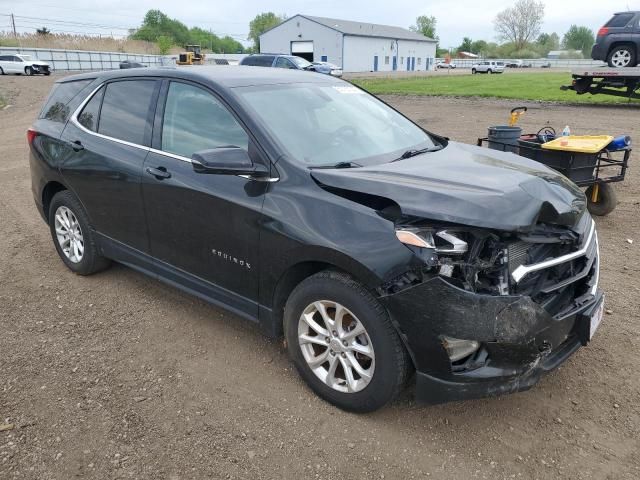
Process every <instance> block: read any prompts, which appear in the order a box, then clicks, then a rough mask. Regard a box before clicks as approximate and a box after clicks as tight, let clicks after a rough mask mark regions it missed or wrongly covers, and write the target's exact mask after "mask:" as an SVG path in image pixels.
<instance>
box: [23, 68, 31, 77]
mask: <svg viewBox="0 0 640 480" xmlns="http://www.w3.org/2000/svg"><path fill="white" fill-rule="evenodd" d="M24 73H26V74H27V75H28V76H31V75H33V68H31V67H25V69H24Z"/></svg>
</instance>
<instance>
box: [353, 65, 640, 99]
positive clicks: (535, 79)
mask: <svg viewBox="0 0 640 480" xmlns="http://www.w3.org/2000/svg"><path fill="white" fill-rule="evenodd" d="M353 82H354V83H355V84H357V85H360V86H361V87H363V88H365V89H366V90H368V91H369V92H371V93H374V94H376V95H391V94H397V95H433V96H452V97H493V98H511V99H519V100H543V101H550V102H563V103H591V104H592V103H599V104H605V103H627V99H626V98H620V97H613V96H608V95H588V94H587V95H578V94H576V93H575V92H573V91H571V90H569V91H562V90H560V86H562V85H569V84H570V83H571V74H569V73H567V72H563V73H557V72H544V73H518V74H514V73H506V74H501V75H484V74H478V75H471V74H469V75H450V76H447V75H446V74H444V75H434V76H424V77H409V78H366V79H365V78H360V79H355V80H353ZM632 102H634V103H635V104H639V105H640V102H639V101H637V100H636V101H633V100H632Z"/></svg>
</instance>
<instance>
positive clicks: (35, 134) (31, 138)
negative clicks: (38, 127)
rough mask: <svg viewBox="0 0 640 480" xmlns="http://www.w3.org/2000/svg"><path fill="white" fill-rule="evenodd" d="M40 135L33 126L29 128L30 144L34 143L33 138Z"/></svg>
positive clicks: (28, 140) (28, 139)
mask: <svg viewBox="0 0 640 480" xmlns="http://www.w3.org/2000/svg"><path fill="white" fill-rule="evenodd" d="M37 136H38V132H36V131H35V130H34V129H33V128H30V129H29V130H27V142H29V145H31V144H32V143H33V140H34V139H35V138H36V137H37Z"/></svg>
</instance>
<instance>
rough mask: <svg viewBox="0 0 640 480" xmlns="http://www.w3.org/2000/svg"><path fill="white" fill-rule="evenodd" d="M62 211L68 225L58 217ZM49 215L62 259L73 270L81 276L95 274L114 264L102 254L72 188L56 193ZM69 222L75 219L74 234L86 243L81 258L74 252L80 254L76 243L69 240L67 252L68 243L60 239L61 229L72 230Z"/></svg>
mask: <svg viewBox="0 0 640 480" xmlns="http://www.w3.org/2000/svg"><path fill="white" fill-rule="evenodd" d="M58 214H59V215H60V216H61V217H62V220H66V221H67V223H66V225H65V222H64V221H63V222H60V221H57V220H56V216H57V215H58ZM48 217H49V229H50V230H51V238H52V239H53V244H54V245H55V247H56V251H57V252H58V255H60V258H61V259H62V261H63V262H64V264H65V265H66V266H67V268H69V270H71V271H72V272H74V273H77V274H78V275H91V274H93V273H96V272H99V271H100V270H104V269H105V268H107V267H108V266H109V265H110V264H111V261H110V260H108V259H106V258H104V257H103V256H101V255H100V254H99V253H98V247H97V245H96V241H95V235H94V233H93V231H92V230H91V227H90V226H89V219H88V217H87V214H86V212H85V211H84V208H83V207H82V205H81V204H80V201H79V200H78V199H77V198H76V196H75V195H74V194H73V193H71V192H70V191H68V190H63V191H61V192H58V193H56V194H55V195H54V197H53V199H51V205H50V206H49V212H48ZM68 222H71V223H72V225H77V227H78V228H72V230H74V234H73V237H74V238H75V239H76V243H77V242H79V243H81V244H82V245H83V246H84V247H83V248H84V251H83V252H82V254H81V256H79V257H78V256H77V255H75V254H74V252H75V253H77V252H78V251H77V250H74V249H73V248H72V247H71V245H72V244H73V242H72V241H71V240H70V241H69V243H68V245H69V252H68V253H65V251H64V250H63V249H64V246H65V245H66V244H65V242H63V240H62V239H61V238H60V236H59V234H58V232H62V231H67V232H68V231H69V228H67V227H68V225H69V223H68ZM56 228H58V232H57V231H56ZM78 233H79V235H78ZM67 236H69V235H67Z"/></svg>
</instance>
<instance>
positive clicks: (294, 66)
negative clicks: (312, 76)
mask: <svg viewBox="0 0 640 480" xmlns="http://www.w3.org/2000/svg"><path fill="white" fill-rule="evenodd" d="M240 65H245V66H251V67H274V68H287V69H289V70H309V71H315V70H316V67H315V66H314V65H313V64H312V63H311V62H309V61H308V60H305V59H304V58H302V57H296V56H295V55H279V54H265V53H254V54H252V55H248V56H246V57H244V58H243V59H242V60H240Z"/></svg>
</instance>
